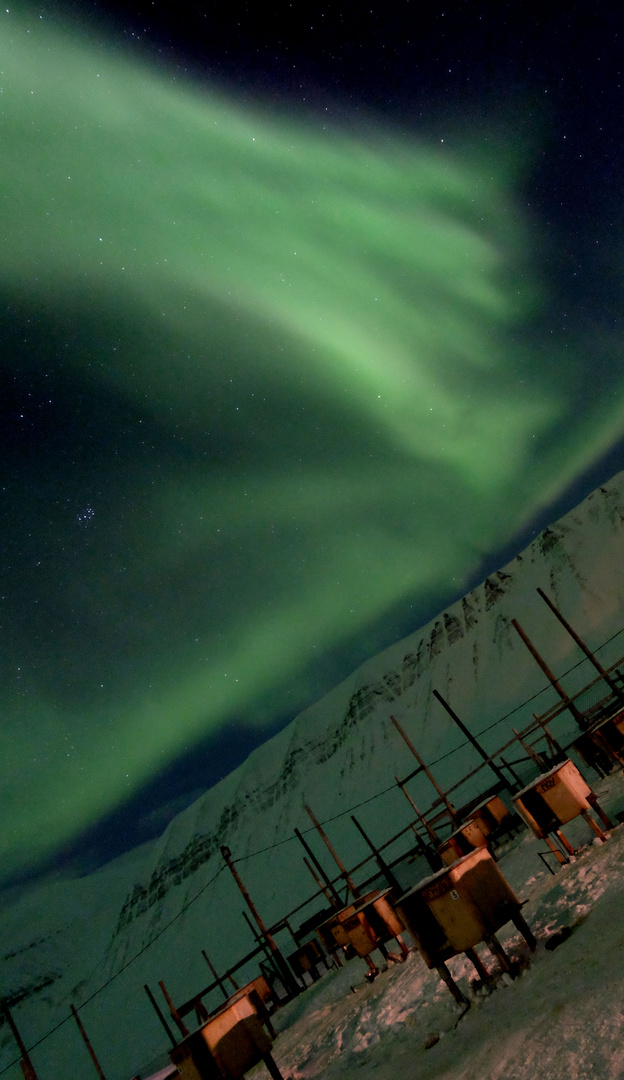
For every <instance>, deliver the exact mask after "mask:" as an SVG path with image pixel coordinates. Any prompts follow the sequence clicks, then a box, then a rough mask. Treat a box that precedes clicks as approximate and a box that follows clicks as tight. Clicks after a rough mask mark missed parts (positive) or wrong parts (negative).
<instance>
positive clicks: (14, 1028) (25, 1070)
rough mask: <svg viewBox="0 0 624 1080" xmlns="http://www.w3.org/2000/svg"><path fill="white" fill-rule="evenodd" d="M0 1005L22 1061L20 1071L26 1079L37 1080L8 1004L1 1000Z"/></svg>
mask: <svg viewBox="0 0 624 1080" xmlns="http://www.w3.org/2000/svg"><path fill="white" fill-rule="evenodd" d="M1 1007H2V1011H3V1013H4V1015H5V1016H6V1019H7V1023H8V1025H9V1027H10V1028H11V1031H12V1032H13V1038H14V1039H15V1042H16V1043H17V1045H18V1047H19V1052H20V1054H21V1055H22V1062H21V1064H22V1072H23V1073H24V1076H25V1077H27V1080H37V1074H36V1072H35V1069H34V1066H33V1063H32V1061H31V1060H30V1058H29V1056H28V1050H27V1049H26V1047H25V1045H24V1042H23V1040H22V1036H21V1035H20V1033H19V1031H18V1030H17V1025H16V1023H15V1020H14V1019H13V1017H12V1016H11V1012H10V1009H9V1006H8V1004H7V1002H6V1001H4V1000H3V1001H2V1003H1ZM24 1066H25V1067H24Z"/></svg>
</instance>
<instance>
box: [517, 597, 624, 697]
mask: <svg viewBox="0 0 624 1080" xmlns="http://www.w3.org/2000/svg"><path fill="white" fill-rule="evenodd" d="M537 591H538V593H539V595H540V596H541V598H542V600H544V601H545V602H546V603H547V604H548V607H549V608H550V610H551V611H552V613H553V615H556V616H557V618H558V619H559V622H560V623H561V625H562V626H563V627H565V629H566V630H567V631H568V634H569V635H570V637H571V638H572V640H573V641H575V642H576V644H577V645H578V646H579V648H581V649H582V650H583V652H584V653H585V656H586V657H587V659H588V660H590V661H591V663H592V664H593V665H594V667H595V668H596V671H597V672H598V673H599V674H600V675H602V677H603V679H604V681H605V682H606V684H607V686H608V687H609V689H610V691H611V693H612V694H613V695H614V696H615V697H616V698H617V700H618V701H619V702H620V703H623V702H624V694H623V693H622V691H621V690H620V688H619V686H616V685H615V683H614V682H613V679H611V678H610V676H609V675H608V673H607V672H606V671H605V669H604V668H603V666H602V664H601V663H600V661H599V660H597V659H596V657H595V656H594V654H593V652H591V651H590V650H589V649H588V647H587V645H586V644H585V642H584V641H583V639H582V638H580V637H579V635H578V634H577V633H576V630H573V629H572V627H571V626H570V623H569V622H568V621H567V620H566V619H564V617H563V615H562V614H561V612H560V611H559V609H558V608H556V607H555V605H554V604H553V602H552V600H551V599H550V597H548V596H546V593H545V592H544V591H543V589H538V590H537Z"/></svg>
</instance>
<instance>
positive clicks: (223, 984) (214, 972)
mask: <svg viewBox="0 0 624 1080" xmlns="http://www.w3.org/2000/svg"><path fill="white" fill-rule="evenodd" d="M202 956H203V958H204V960H205V961H206V963H207V964H208V967H209V968H210V971H211V972H212V975H213V978H214V979H215V980H216V981H217V982H218V984H219V989H220V991H221V993H222V994H223V997H224V998H225V1000H226V1001H227V999H228V998H229V996H230V995H229V994H228V992H227V990H226V989H225V983H224V982H223V979H222V978H221V976H220V975H217V972H216V970H215V968H214V967H213V965H212V964H211V963H210V960H209V959H208V957H207V956H206V950H205V949H202Z"/></svg>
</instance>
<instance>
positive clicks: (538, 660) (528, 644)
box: [511, 619, 587, 731]
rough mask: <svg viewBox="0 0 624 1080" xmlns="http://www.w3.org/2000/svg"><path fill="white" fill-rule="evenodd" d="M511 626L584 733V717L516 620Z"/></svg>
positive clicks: (585, 726)
mask: <svg viewBox="0 0 624 1080" xmlns="http://www.w3.org/2000/svg"><path fill="white" fill-rule="evenodd" d="M511 625H512V626H513V628H514V630H515V631H516V632H517V634H518V636H519V637H521V638H522V640H523V642H524V644H525V645H526V647H527V649H528V650H529V652H530V653H531V656H532V657H533V659H534V660H535V662H536V663H537V664H539V666H540V667H541V669H542V671H543V672H544V675H545V676H546V678H547V679H548V681H549V682H550V684H551V686H553V687H554V689H555V690H556V691H557V693H558V694H559V697H560V698H561V700H562V701H563V703H564V704H565V706H566V708H567V709H569V710H570V712H571V713H572V716H573V717H574V719H575V720H576V722H577V724H578V726H579V727H580V729H581V731H585V730H586V728H587V723H586V721H585V719H584V717H583V716H582V715H581V713H580V712H579V711H578V709H577V707H576V705H575V704H574V702H573V701H570V698H569V697H568V695H567V694H566V692H565V690H564V689H563V687H562V685H561V683H559V682H557V680H556V678H555V676H554V675H553V673H552V671H551V670H550V668H549V667H548V664H547V663H546V661H545V660H543V659H542V657H541V656H540V654H539V653H538V651H537V649H536V648H535V645H534V644H533V642H532V641H531V639H530V638H529V637H528V635H527V634H525V632H524V630H523V629H522V627H521V626H520V623H519V622H518V620H517V619H512V620H511Z"/></svg>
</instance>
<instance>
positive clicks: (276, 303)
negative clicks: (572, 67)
mask: <svg viewBox="0 0 624 1080" xmlns="http://www.w3.org/2000/svg"><path fill="white" fill-rule="evenodd" d="M3 20H4V21H3V25H2V26H1V36H0V47H1V57H2V59H1V64H0V67H1V69H2V74H1V83H2V93H1V95H0V106H1V110H2V129H3V142H2V170H1V176H0V214H1V237H2V253H3V254H2V259H1V261H0V273H1V275H2V281H1V284H2V288H3V292H4V298H5V304H4V309H5V320H4V324H5V330H4V334H3V346H2V358H3V359H2V363H3V368H4V373H3V379H4V381H5V385H6V386H9V385H11V384H13V385H14V384H15V381H16V380H17V381H18V382H19V384H20V387H21V391H22V396H21V397H20V399H19V400H20V402H22V403H25V405H24V408H23V409H22V410H21V411H15V412H14V413H13V414H12V422H13V423H14V425H15V427H14V430H13V431H12V433H11V434H10V436H9V434H5V439H6V442H5V447H9V450H11V452H13V451H14V454H13V456H11V455H10V454H9V456H8V457H7V453H8V451H7V450H6V449H5V450H4V451H3V452H4V454H5V463H6V464H7V465H8V466H9V472H8V475H7V480H6V484H3V488H4V491H3V497H4V508H5V509H4V513H5V538H6V539H7V552H8V556H7V560H6V566H5V573H4V575H3V588H2V594H3V596H2V598H3V615H4V618H3V624H4V627H5V637H4V640H5V643H6V642H7V641H8V651H7V653H5V656H4V660H3V664H2V671H3V679H2V690H1V692H0V701H1V704H2V712H3V718H4V721H3V725H2V741H1V746H2V761H3V766H2V770H3V784H2V795H1V801H0V811H1V812H2V816H3V818H4V820H5V821H9V822H10V823H11V825H10V827H9V828H5V829H4V830H3V834H2V847H1V848H0V854H1V860H2V865H3V867H4V869H5V871H7V870H13V869H16V868H19V867H20V866H24V865H27V864H28V863H29V861H30V860H33V859H35V858H36V857H38V856H39V855H41V854H43V853H45V852H49V851H51V850H52V849H54V848H55V847H56V846H58V845H61V844H64V843H66V842H68V841H69V840H70V839H71V837H72V836H74V835H75V834H76V833H77V832H79V831H80V830H81V829H82V828H84V827H86V826H87V825H88V824H90V823H91V822H93V821H95V820H97V819H98V818H99V817H100V816H101V815H102V814H104V813H106V812H107V811H109V810H110V809H111V808H112V807H114V806H115V805H116V803H118V801H119V800H121V799H123V798H125V797H127V795H128V793H129V792H132V791H136V790H138V789H139V788H140V786H141V784H143V783H145V782H146V781H147V779H148V778H149V777H150V776H152V775H153V774H154V772H155V771H157V770H158V769H160V768H162V767H163V765H164V764H165V763H166V762H168V761H171V760H173V759H174V758H175V757H176V756H177V755H180V754H182V753H184V752H185V751H186V750H187V748H189V747H192V745H193V743H194V741H196V740H200V739H203V738H205V736H206V735H207V733H209V732H210V731H211V730H216V729H217V728H219V727H220V726H221V725H223V724H224V723H225V722H226V721H228V720H230V719H232V718H233V717H235V718H238V719H240V720H242V721H244V722H246V723H249V724H250V725H254V724H259V725H262V724H270V723H271V721H272V720H273V719H275V717H276V716H278V715H285V714H291V715H292V716H294V715H295V714H296V712H297V711H299V710H300V709H301V708H302V707H304V706H305V705H306V704H308V703H309V702H310V701H311V700H313V699H314V697H315V696H319V694H320V693H323V692H325V690H326V689H327V688H328V687H327V686H321V689H320V690H319V685H320V684H319V683H318V682H317V681H316V680H317V678H318V665H319V664H320V665H321V668H322V658H323V657H324V656H330V655H331V654H332V651H333V650H338V649H341V648H346V647H347V645H348V643H349V642H352V641H356V640H357V641H358V642H359V649H360V653H362V650H363V649H365V648H366V647H368V649H369V651H370V652H371V653H373V652H376V651H378V650H379V649H380V648H382V647H383V646H384V645H386V644H389V643H390V641H391V640H392V631H391V629H386V631H385V636H384V634H383V633H382V630H381V629H380V628H381V627H382V626H383V624H384V619H388V620H391V618H392V617H394V616H393V614H392V613H393V612H395V611H396V610H397V609H399V608H401V607H402V608H403V610H407V608H408V605H409V604H410V603H412V604H413V606H414V610H415V612H420V611H421V610H422V611H425V610H427V611H430V610H431V604H432V602H433V601H432V598H433V597H436V596H439V597H440V601H439V603H440V606H443V605H444V603H445V602H448V601H449V600H450V599H451V598H452V597H454V596H456V595H459V594H460V593H461V592H462V591H463V590H464V588H465V586H466V583H467V582H468V581H470V580H471V575H473V574H474V573H475V572H476V570H477V569H478V567H479V566H480V565H481V564H482V562H483V560H484V559H486V558H487V555H488V552H492V551H495V550H497V549H499V548H501V547H502V546H504V545H505V544H507V543H509V542H510V541H511V540H512V538H513V537H514V535H515V534H516V533H517V532H518V531H519V530H521V529H522V528H523V527H525V526H526V525H527V523H528V522H529V521H530V520H531V519H532V517H533V515H534V514H536V513H537V512H538V511H539V510H540V509H541V508H542V507H544V506H547V505H548V503H549V502H550V501H551V500H553V499H554V498H556V497H557V496H558V495H559V494H560V493H561V492H562V491H563V490H564V489H565V488H566V486H567V485H569V484H570V483H571V482H572V480H573V479H574V478H575V476H577V474H578V473H579V471H581V470H582V469H583V468H585V467H587V466H588V465H590V464H591V463H593V462H594V461H595V460H596V459H597V458H598V457H599V455H600V454H601V453H603V452H604V451H605V450H606V449H608V447H609V446H610V445H611V444H612V443H613V442H614V440H616V439H617V438H618V437H619V436H620V434H621V430H622V419H623V416H624V406H623V401H622V386H623V383H624V369H621V365H620V364H619V363H618V361H617V356H616V350H615V349H614V348H613V347H612V344H611V343H610V342H609V341H607V340H606V338H605V340H603V339H602V338H601V336H600V333H598V332H596V330H595V328H593V330H592V336H591V342H592V350H593V354H592V365H588V364H587V360H586V343H584V342H582V341H581V340H579V339H578V338H577V339H575V340H572V341H570V339H567V340H566V341H565V342H564V341H563V340H562V337H561V334H560V333H558V332H557V331H555V333H554V334H551V333H550V331H548V330H547V327H548V321H547V317H546V314H545V310H546V309H547V306H548V286H547V284H545V282H544V279H543V271H542V270H541V269H540V268H539V260H540V258H541V253H542V250H543V247H544V245H545V244H546V240H545V238H544V237H543V235H542V234H541V232H540V225H539V222H538V221H537V220H535V219H533V218H532V217H531V216H529V213H528V211H526V210H525V209H523V201H522V198H521V196H520V194H519V192H520V190H521V184H522V176H523V171H525V170H528V169H530V168H531V160H530V156H531V155H530V153H529V152H528V151H527V152H526V153H524V151H523V148H522V147H521V146H520V147H518V148H517V149H516V151H515V152H514V153H513V155H512V153H511V152H510V149H509V147H508V146H507V147H505V146H503V145H502V143H501V144H500V145H497V146H494V141H495V140H493V139H486V138H485V137H484V136H483V134H482V133H481V135H480V134H479V132H477V131H474V132H472V133H471V134H470V137H469V136H468V135H466V136H465V137H464V138H463V140H462V143H461V145H452V146H449V145H447V142H446V141H441V140H438V142H437V144H435V145H434V143H433V142H432V140H431V139H429V140H428V141H419V139H418V137H417V134H416V133H415V132H413V131H410V130H403V131H401V130H399V129H398V128H396V127H393V128H391V129H390V128H385V127H384V126H383V125H382V124H380V123H379V122H378V121H377V122H373V121H372V120H370V121H363V120H362V119H361V118H360V119H358V120H357V123H356V122H355V120H354V121H353V123H352V124H351V125H350V126H349V125H348V124H347V123H346V121H344V120H343V122H342V124H331V123H329V122H324V121H323V120H322V119H320V118H319V117H318V116H311V115H305V114H301V115H297V114H296V113H295V112H294V111H292V110H291V111H289V112H286V111H284V112H282V113H278V111H277V110H275V109H273V110H271V109H270V108H269V107H268V106H267V105H263V104H262V103H256V104H255V105H254V106H250V105H249V104H248V103H247V102H245V101H244V100H243V99H242V97H241V99H240V100H237V99H236V98H235V97H234V96H232V95H229V96H228V95H226V94H225V92H223V91H220V92H218V91H217V90H215V89H214V88H211V87H210V86H208V85H202V84H201V82H200V81H199V80H197V79H196V80H195V81H194V82H191V81H189V82H188V83H186V84H183V83H182V81H181V80H180V79H175V78H174V77H173V75H172V74H171V73H170V72H168V71H166V70H162V69H161V70H158V69H157V68H156V67H150V66H149V64H148V63H147V62H146V61H145V60H143V59H137V57H136V56H133V55H131V54H130V53H129V52H127V53H124V52H120V51H118V49H117V48H116V47H115V46H114V45H113V43H112V40H108V41H104V42H102V43H100V44H99V45H98V44H94V43H92V42H91V43H89V42H88V41H87V40H86V38H85V37H84V36H81V34H80V33H79V32H78V30H72V29H71V28H70V29H67V28H66V29H64V30H63V29H61V28H59V27H50V26H49V25H48V24H47V22H46V20H45V19H41V18H39V15H38V14H36V15H32V16H31V17H29V16H26V15H23V16H20V17H18V16H16V15H15V14H14V13H13V12H12V11H9V12H4V14H3ZM542 331H543V333H542V337H540V333H541V332H542ZM598 367H599V368H600V372H601V375H600V377H601V380H602V384H601V385H602V386H603V387H606V388H607V389H606V392H604V393H601V394H597V393H596V392H595V385H594V376H595V372H596V371H597V369H598ZM26 388H28V392H26ZM28 394H30V404H29V398H28ZM16 400H17V399H16ZM579 403H581V404H579ZM7 523H8V524H7ZM416 625H418V623H416V624H415V626H414V627H413V628H414V629H415V628H416ZM402 632H406V630H405V629H402ZM363 643H364V644H363ZM319 658H320V659H319Z"/></svg>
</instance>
